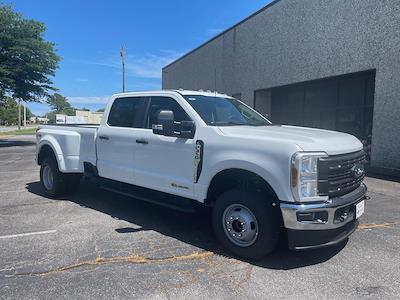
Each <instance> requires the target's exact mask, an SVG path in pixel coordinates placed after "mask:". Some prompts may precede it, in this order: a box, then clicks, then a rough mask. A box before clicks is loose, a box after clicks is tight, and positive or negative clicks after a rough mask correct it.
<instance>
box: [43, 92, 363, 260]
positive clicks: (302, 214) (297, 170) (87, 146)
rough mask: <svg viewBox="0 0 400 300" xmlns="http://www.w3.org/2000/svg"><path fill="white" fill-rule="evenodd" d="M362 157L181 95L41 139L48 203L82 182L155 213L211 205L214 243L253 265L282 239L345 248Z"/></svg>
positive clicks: (134, 99)
mask: <svg viewBox="0 0 400 300" xmlns="http://www.w3.org/2000/svg"><path fill="white" fill-rule="evenodd" d="M362 149H363V145H362V144H361V142H360V141H359V140H358V139H357V138H355V137H354V136H351V135H349V134H345V133H339V132H334V131H327V130H320V129H313V128H304V127H294V126H280V125H273V124H271V122H270V121H269V120H268V119H266V118H265V117H264V116H262V115H260V114H259V113H258V112H256V111H254V110H253V109H252V108H250V107H249V106H247V105H246V104H244V103H242V102H241V101H239V100H236V99H234V98H232V97H229V96H227V95H223V94H216V93H209V92H201V91H200V92H199V91H183V90H177V91H155V92H140V93H124V94H117V95H114V96H113V97H112V98H111V100H110V101H109V103H108V105H107V108H106V110H105V113H104V116H103V119H102V122H101V124H100V126H89V125H86V126H85V125H70V126H68V125H60V126H57V125H55V126H47V125H45V126H40V129H39V131H38V132H37V163H38V164H39V165H40V166H41V168H40V179H41V183H42V185H43V188H44V190H45V192H46V193H47V195H49V196H51V197H57V196H59V195H61V194H63V193H66V192H71V191H73V190H75V189H76V188H77V186H78V185H79V181H80V178H81V177H82V175H84V176H91V177H96V178H99V179H100V182H101V186H102V187H103V188H105V189H108V190H112V191H115V192H117V193H122V194H124V195H130V196H134V197H135V198H139V199H143V200H147V201H150V202H157V203H159V204H161V205H165V206H169V207H173V208H177V209H181V210H189V209H191V208H192V205H193V204H194V203H198V204H201V205H204V206H208V207H211V208H212V223H213V224H212V225H213V227H214V231H215V234H216V237H217V238H218V240H219V241H220V242H221V243H222V245H224V246H225V247H226V248H227V249H228V250H230V251H231V252H233V253H234V254H235V255H238V256H241V257H244V258H250V259H260V258H262V257H264V256H265V255H266V254H268V253H269V252H271V251H272V250H273V249H274V248H275V246H276V245H277V242H278V239H279V238H280V236H281V235H282V233H283V232H284V231H287V237H288V244H289V247H290V248H291V249H310V248H316V247H323V246H330V245H333V244H336V243H338V242H340V241H342V240H344V239H346V238H347V237H348V236H349V235H350V234H351V233H352V232H353V231H354V230H355V229H356V227H357V224H358V221H357V219H358V218H359V217H360V216H361V215H362V214H363V212H364V198H365V195H366V192H367V188H366V186H365V185H364V184H363V178H364V166H363V162H364V160H365V153H364V152H363V150H362ZM204 226H208V224H207V223H206V220H204Z"/></svg>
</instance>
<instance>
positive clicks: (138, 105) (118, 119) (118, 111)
mask: <svg viewBox="0 0 400 300" xmlns="http://www.w3.org/2000/svg"><path fill="white" fill-rule="evenodd" d="M147 105H148V97H125V98H117V99H115V100H114V102H113V104H112V107H111V110H110V113H109V115H108V120H107V123H108V125H109V126H114V127H131V128H143V127H144V119H145V114H146V108H147Z"/></svg>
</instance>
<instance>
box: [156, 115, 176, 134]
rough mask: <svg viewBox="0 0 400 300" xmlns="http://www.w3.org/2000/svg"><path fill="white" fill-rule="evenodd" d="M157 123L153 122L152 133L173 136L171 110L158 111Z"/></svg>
mask: <svg viewBox="0 0 400 300" xmlns="http://www.w3.org/2000/svg"><path fill="white" fill-rule="evenodd" d="M157 123H158V124H153V125H152V129H153V133H154V134H160V135H165V136H174V135H175V133H174V112H173V111H172V110H161V111H160V112H159V113H158V117H157Z"/></svg>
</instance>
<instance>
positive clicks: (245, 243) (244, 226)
mask: <svg viewBox="0 0 400 300" xmlns="http://www.w3.org/2000/svg"><path fill="white" fill-rule="evenodd" d="M268 197H269V196H268V195H260V194H258V193H253V192H251V191H245V190H239V189H234V190H229V191H227V192H224V193H223V194H222V195H221V196H220V197H219V198H218V199H217V201H216V203H215V206H214V209H213V227H214V232H215V235H216V237H217V239H218V240H219V241H220V243H221V244H222V245H223V246H224V247H225V248H227V249H228V250H229V251H230V252H232V253H234V254H235V255H237V256H240V257H243V258H247V259H255V260H257V259H261V258H263V257H264V256H266V255H267V254H268V253H270V252H271V251H272V250H273V249H274V248H275V247H276V245H277V242H278V240H279V236H280V231H281V218H280V211H279V206H278V205H276V203H275V205H274V204H273V203H274V201H273V200H274V199H268Z"/></svg>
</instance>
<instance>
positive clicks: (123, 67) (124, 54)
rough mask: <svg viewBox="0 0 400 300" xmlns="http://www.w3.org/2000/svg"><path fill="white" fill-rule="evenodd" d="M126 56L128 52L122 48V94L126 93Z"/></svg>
mask: <svg viewBox="0 0 400 300" xmlns="http://www.w3.org/2000/svg"><path fill="white" fill-rule="evenodd" d="M125 56H126V50H125V47H124V46H122V48H121V60H122V92H123V93H125Z"/></svg>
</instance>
